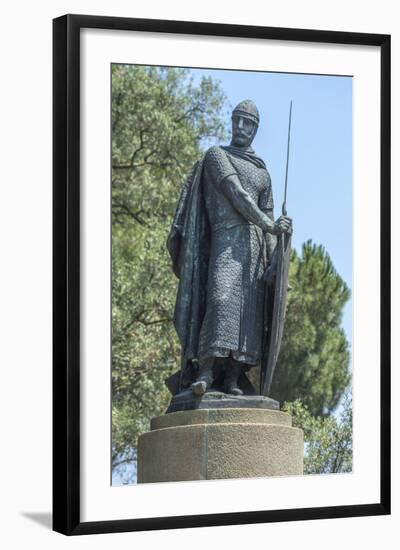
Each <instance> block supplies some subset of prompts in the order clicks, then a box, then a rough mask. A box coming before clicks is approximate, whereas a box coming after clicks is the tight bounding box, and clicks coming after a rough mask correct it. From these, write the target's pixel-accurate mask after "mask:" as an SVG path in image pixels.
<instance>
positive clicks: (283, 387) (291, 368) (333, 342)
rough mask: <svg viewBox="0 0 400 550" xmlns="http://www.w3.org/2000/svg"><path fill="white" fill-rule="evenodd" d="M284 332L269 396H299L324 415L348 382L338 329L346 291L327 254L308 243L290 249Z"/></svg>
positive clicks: (344, 343)
mask: <svg viewBox="0 0 400 550" xmlns="http://www.w3.org/2000/svg"><path fill="white" fill-rule="evenodd" d="M289 281H290V287H291V290H289V292H288V305H287V312H286V322H285V330H284V335H283V340H282V346H281V351H280V355H279V360H278V364H277V366H276V370H275V374H274V378H273V382H272V387H271V396H273V397H274V398H275V399H278V400H279V401H281V402H284V401H295V400H297V399H298V400H300V401H301V402H302V403H303V404H304V405H305V406H306V407H307V408H308V410H309V411H310V413H311V414H313V415H315V416H317V415H326V414H328V413H330V412H331V411H332V410H333V409H334V408H335V407H336V406H337V404H338V403H339V400H340V398H341V396H342V394H343V391H344V389H345V388H346V386H347V385H348V383H349V380H350V374H349V359H350V353H349V345H348V342H347V339H346V335H345V333H344V331H343V329H342V328H341V320H342V313H343V307H344V305H345V304H346V302H347V301H348V300H349V298H350V291H349V289H348V287H347V285H346V283H345V282H344V281H343V279H342V278H341V277H340V275H339V274H338V273H337V272H336V271H335V269H334V267H333V264H332V261H331V259H330V257H329V255H328V253H327V252H326V251H325V250H324V248H323V247H322V246H317V245H316V244H313V243H312V242H311V241H308V242H306V243H305V244H304V245H303V248H302V253H301V256H299V255H298V254H297V253H296V251H293V253H292V258H291V266H290V272H289Z"/></svg>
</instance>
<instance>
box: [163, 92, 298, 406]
mask: <svg viewBox="0 0 400 550" xmlns="http://www.w3.org/2000/svg"><path fill="white" fill-rule="evenodd" d="M259 122H260V117H259V112H258V109H257V107H256V105H255V104H254V103H253V102H252V101H250V100H245V101H242V102H241V103H239V105H237V106H236V107H235V109H234V110H233V112H232V140H231V143H230V145H228V146H215V147H211V148H210V149H209V150H208V151H207V152H206V154H205V155H204V157H203V159H202V160H200V161H199V162H198V163H197V164H196V165H195V166H194V167H193V169H192V172H191V174H190V176H189V178H188V179H187V181H186V182H185V184H184V186H183V189H182V193H181V196H180V200H179V202H178V206H177V210H176V214H175V218H174V221H173V225H172V228H171V232H170V235H169V237H168V242H167V246H168V250H169V253H170V255H171V258H172V263H173V269H174V272H175V274H176V275H177V277H178V278H179V285H178V293H177V299H176V306H175V318H174V321H175V327H176V330H177V333H178V336H179V338H180V342H181V345H182V364H181V370H180V372H179V374H176V375H174V376H172V377H171V378H170V379H169V380H168V381H167V385H168V387H169V388H170V389H171V391H172V393H173V394H177V393H179V392H182V391H186V392H187V391H191V392H192V394H193V395H194V396H195V397H201V396H203V395H204V394H205V393H206V392H208V391H217V392H222V393H224V394H230V395H232V396H241V395H243V394H255V393H256V391H255V389H254V387H253V386H252V384H251V383H250V381H249V380H248V378H247V376H246V374H245V373H246V372H248V371H249V369H251V368H252V367H254V366H256V365H257V364H260V363H261V364H262V365H263V368H262V374H261V385H260V393H261V394H262V395H266V392H267V391H268V390H269V385H270V382H271V377H272V372H273V368H274V367H275V363H276V359H277V354H278V352H279V345H280V338H281V335H282V327H283V317H284V296H282V294H283V295H285V294H286V286H287V266H288V258H289V254H290V235H291V232H292V222H291V219H290V218H288V217H287V216H286V212H285V211H284V214H285V215H282V216H281V217H279V218H278V219H277V220H276V221H274V216H273V196H272V186H271V178H270V175H269V173H268V170H267V168H266V165H265V163H264V161H263V160H262V159H261V158H260V157H258V156H257V155H256V153H255V152H254V150H253V149H252V148H251V143H252V141H253V139H254V137H255V135H256V132H257V129H258V125H259ZM277 243H278V246H277ZM278 251H279V255H278ZM285 279H286V280H285ZM277 284H278V285H280V286H279V289H278V294H277V293H276V285H277ZM285 285H286V286H285ZM273 325H274V328H273V330H272V327H273ZM271 338H272V339H271ZM268 357H269V358H270V360H269V362H268ZM266 369H269V372H267V371H266Z"/></svg>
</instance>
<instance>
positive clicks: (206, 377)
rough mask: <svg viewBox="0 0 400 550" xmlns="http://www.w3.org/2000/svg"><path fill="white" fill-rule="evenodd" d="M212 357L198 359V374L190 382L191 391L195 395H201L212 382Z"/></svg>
mask: <svg viewBox="0 0 400 550" xmlns="http://www.w3.org/2000/svg"><path fill="white" fill-rule="evenodd" d="M213 366H214V357H207V358H205V359H202V360H201V361H199V367H200V368H199V375H198V377H197V379H196V380H195V381H194V382H193V384H192V386H191V387H192V391H193V393H195V394H196V395H203V394H204V393H206V391H207V390H208V388H209V387H210V386H211V384H212V383H213V380H214V377H213Z"/></svg>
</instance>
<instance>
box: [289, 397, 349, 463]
mask: <svg viewBox="0 0 400 550" xmlns="http://www.w3.org/2000/svg"><path fill="white" fill-rule="evenodd" d="M283 410H285V411H286V412H288V413H289V414H291V415H292V419H293V425H294V426H296V427H297V428H301V429H302V430H303V433H304V443H305V445H304V451H305V453H304V473H305V474H327V473H332V474H335V473H344V472H351V471H352V443H353V431H352V430H353V425H352V402H351V395H350V393H349V392H348V393H347V394H345V395H344V398H343V402H342V406H341V412H340V414H339V415H338V416H337V417H335V416H332V415H331V416H327V417H321V416H317V417H314V416H312V415H311V414H310V411H309V410H308V409H307V407H305V406H304V405H302V403H301V402H300V401H298V400H297V401H294V402H293V403H285V404H284V406H283Z"/></svg>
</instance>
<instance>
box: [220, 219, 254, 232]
mask: <svg viewBox="0 0 400 550" xmlns="http://www.w3.org/2000/svg"><path fill="white" fill-rule="evenodd" d="M244 225H245V226H253V227H257V226H256V225H255V224H254V223H250V222H246V221H233V220H232V221H231V222H229V221H226V222H220V223H215V224H212V225H211V231H213V232H214V231H220V230H221V229H232V228H233V227H238V226H244Z"/></svg>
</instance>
